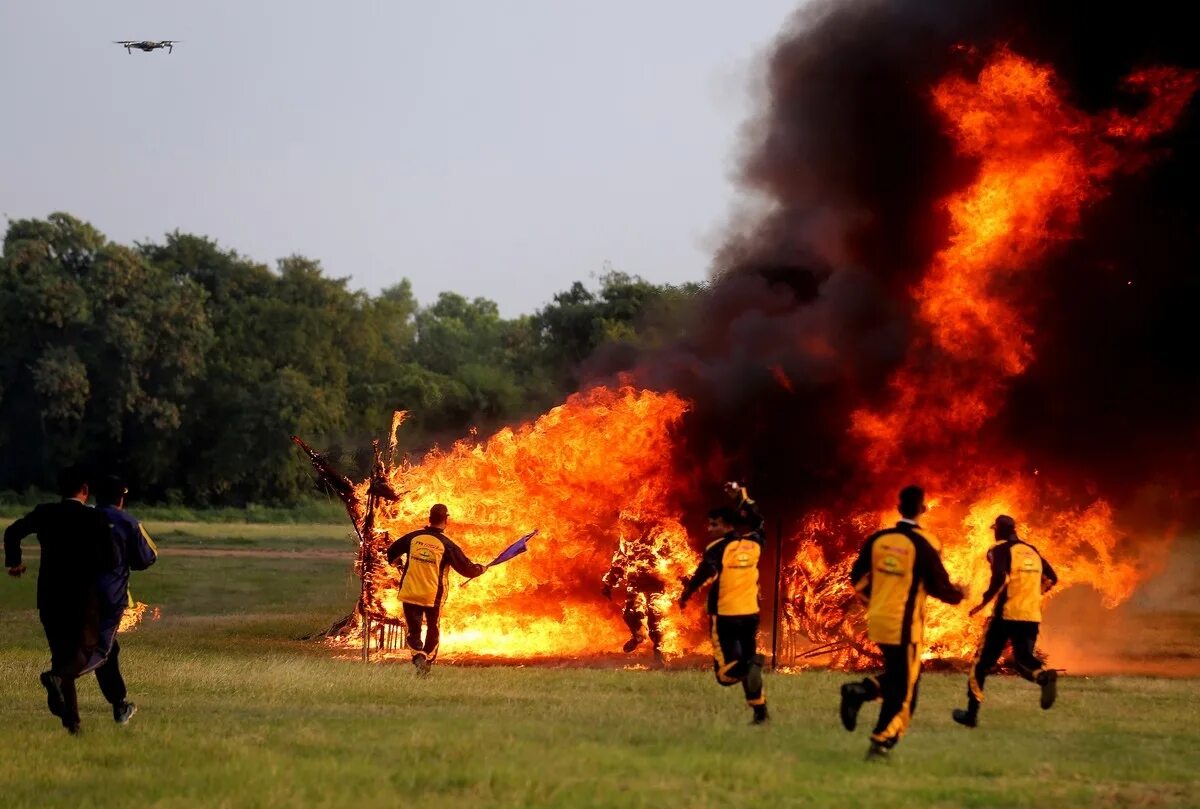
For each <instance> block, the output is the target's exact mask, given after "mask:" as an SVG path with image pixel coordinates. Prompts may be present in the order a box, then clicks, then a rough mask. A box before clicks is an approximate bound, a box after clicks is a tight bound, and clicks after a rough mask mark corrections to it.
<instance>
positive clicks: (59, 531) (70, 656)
mask: <svg viewBox="0 0 1200 809" xmlns="http://www.w3.org/2000/svg"><path fill="white" fill-rule="evenodd" d="M58 490H59V494H60V495H62V500H61V501H59V502H57V503H43V504H42V505H40V506H38V507H37V508H35V509H34V510H33V511H31V512H29V513H28V514H26V515H25V516H24V517H21V518H20V519H18V520H17V521H16V522H14V523H13V524H12V525H10V526H9V527H8V529H7V530H5V532H4V564H5V566H6V567H7V568H8V575H10V576H13V577H20V576H21V575H22V574H23V573H25V565H24V564H22V562H21V540H22V539H24V538H25V537H27V536H29V535H30V534H37V538H38V544H39V545H41V548H42V554H41V567H40V569H39V570H38V580H37V608H38V615H39V617H40V618H41V621H42V628H43V629H44V630H45V632H46V641H47V642H48V643H49V645H50V670H49V671H45V672H42V675H41V682H42V687H44V688H45V689H46V705H47V707H48V708H49V709H50V713H52V714H54V715H55V716H56V717H58V718H59V720H61V722H62V725H63V727H64V728H66V729H67V732H68V733H71V734H72V735H74V734H77V733H79V704H78V698H77V696H76V691H75V680H76V679H78V677H79V676H80V674H82V673H83V670H84V668H85V667H86V666H87V664H88V662H89V659H90V658H91V655H92V653H93V651H94V650H95V648H96V646H97V644H98V641H99V637H98V636H99V626H98V624H99V605H98V602H99V598H100V596H99V579H100V577H101V576H102V575H103V574H105V573H107V572H108V571H110V570H112V569H113V567H114V566H115V565H116V561H117V552H116V547H115V543H114V542H113V537H112V534H111V533H110V532H109V528H108V520H106V519H105V518H104V515H103V514H102V513H101V512H100V511H98V510H97V509H94V508H90V507H88V505H87V500H88V494H89V489H88V476H87V473H86V472H85V471H83V470H82V469H81V468H79V467H70V468H67V469H64V470H63V471H62V472H61V473H60V474H59V477H58Z"/></svg>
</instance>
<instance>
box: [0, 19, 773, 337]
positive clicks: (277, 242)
mask: <svg viewBox="0 0 1200 809" xmlns="http://www.w3.org/2000/svg"><path fill="white" fill-rule="evenodd" d="M795 6H796V0H754V2H750V3H736V2H731V1H730V0H703V1H697V0H691V1H690V2H689V0H658V1H657V2H653V1H652V2H645V0H643V2H634V0H616V1H610V2H603V3H601V2H567V0H558V2H553V1H552V0H505V1H504V2H501V1H500V0H474V2H447V1H446V0H435V2H424V3H417V2H400V1H399V0H396V1H395V2H365V1H362V2H360V1H359V0H346V2H334V0H190V2H175V1H173V0H172V1H168V0H104V2H89V1H85V0H71V1H70V2H68V1H67V0H5V2H3V3H0V76H3V77H4V85H5V90H6V93H5V95H6V98H5V103H4V108H5V114H4V126H3V133H2V134H0V212H2V213H4V214H7V215H8V216H9V217H12V218H18V217H40V216H45V215H46V214H48V213H50V212H51V211H55V210H65V211H68V212H70V213H72V214H75V215H76V216H79V217H81V218H83V219H86V220H88V221H90V222H92V223H93V224H95V225H96V226H97V227H99V228H100V229H101V230H102V231H104V232H105V233H106V234H107V235H108V236H109V237H110V238H113V239H115V240H118V241H123V242H130V241H133V240H144V239H147V238H150V239H158V238H160V237H161V235H162V234H163V233H165V232H167V231H170V230H174V229H176V228H178V229H180V230H182V231H185V232H193V233H200V234H205V235H209V236H212V237H214V238H216V239H217V240H218V241H220V242H221V244H223V245H224V246H227V247H232V248H234V249H236V250H238V251H239V252H240V253H243V254H245V255H248V256H250V257H252V258H254V259H257V260H260V261H265V262H269V263H272V265H273V263H274V261H275V259H277V258H280V257H282V256H284V255H287V254H290V253H293V252H296V253H303V254H305V255H309V256H311V257H314V258H318V259H320V260H321V261H322V263H323V264H324V266H325V268H326V271H327V272H329V273H330V274H331V275H335V276H351V278H352V282H351V285H352V286H353V287H356V288H366V289H368V290H371V291H377V290H378V289H379V288H381V287H383V286H386V285H388V284H392V283H395V282H396V281H398V280H399V279H400V278H402V277H405V276H407V277H408V278H411V279H412V281H413V285H414V287H415V289H416V292H417V295H418V297H419V298H420V299H421V300H423V301H429V300H431V299H432V298H433V297H434V296H435V295H436V294H437V293H438V292H439V291H441V290H444V289H450V290H455V291H458V292H462V293H464V294H468V295H483V296H486V297H489V298H492V299H494V300H496V301H498V302H499V303H500V306H501V310H502V311H503V312H504V313H505V314H507V315H512V314H517V313H520V312H531V311H533V310H534V309H535V308H537V307H538V306H540V305H542V304H543V303H545V302H546V301H548V300H549V299H550V297H551V296H552V295H553V294H554V292H556V291H558V290H560V289H564V288H565V287H566V286H567V285H568V284H569V283H570V282H571V281H574V280H585V279H588V278H589V277H590V276H593V275H595V274H597V273H598V272H599V271H601V269H602V267H603V264H604V262H606V261H607V262H611V264H612V266H613V267H615V268H616V269H620V270H624V271H626V272H631V273H636V274H638V275H642V276H644V277H646V278H648V279H651V280H654V281H660V282H661V281H670V282H679V281H685V280H699V279H701V278H703V277H704V274H705V272H706V270H707V267H708V259H709V256H710V254H711V251H712V247H713V245H714V243H715V241H716V239H717V237H718V235H719V233H720V229H721V226H722V224H723V222H724V220H725V216H726V214H727V212H728V210H729V207H730V204H731V202H732V200H733V199H734V195H735V191H734V188H733V187H732V185H731V184H730V181H729V176H730V174H731V170H732V167H733V160H734V157H735V147H736V143H737V131H738V127H739V126H740V124H741V123H742V121H743V120H744V119H745V118H746V116H747V115H748V114H749V112H750V110H751V92H750V87H751V78H752V76H753V70H754V67H755V66H756V64H757V61H756V60H757V58H758V57H759V56H760V55H761V53H762V52H763V49H764V48H765V47H766V46H767V45H768V44H769V43H770V41H771V40H772V39H773V38H774V36H775V35H776V34H777V33H778V32H779V30H780V29H781V28H782V26H783V23H784V21H785V20H786V19H787V17H788V15H789V14H790V12H791V11H792V10H793V8H794V7H795ZM166 38H174V39H179V40H182V42H181V44H180V45H179V46H178V47H176V49H175V52H174V53H173V54H170V55H168V54H167V53H166V52H165V51H155V52H153V53H141V52H139V51H134V53H133V54H132V55H128V54H126V53H125V51H124V50H123V49H121V48H120V47H119V46H117V45H113V44H111V40H114V39H166Z"/></svg>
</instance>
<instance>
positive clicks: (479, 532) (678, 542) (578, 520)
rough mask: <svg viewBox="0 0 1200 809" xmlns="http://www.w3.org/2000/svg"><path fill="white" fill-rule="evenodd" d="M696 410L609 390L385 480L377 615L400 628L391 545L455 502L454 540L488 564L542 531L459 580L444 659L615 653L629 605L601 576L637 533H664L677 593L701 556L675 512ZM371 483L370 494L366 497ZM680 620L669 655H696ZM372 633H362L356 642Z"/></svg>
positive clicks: (660, 556) (666, 399) (661, 549)
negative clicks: (680, 450) (394, 495)
mask: <svg viewBox="0 0 1200 809" xmlns="http://www.w3.org/2000/svg"><path fill="white" fill-rule="evenodd" d="M685 410H686V405H685V403H684V402H683V400H682V399H680V398H679V397H677V396H674V395H672V394H658V393H651V392H648V391H635V390H633V389H631V388H622V389H620V390H615V391H614V390H609V389H606V388H597V389H595V390H592V391H590V392H588V393H586V394H580V395H575V396H572V397H570V398H569V399H568V400H567V401H566V402H565V403H564V404H563V405H561V406H559V407H556V408H554V409H553V410H551V411H550V412H549V413H547V414H546V415H544V416H542V417H540V418H539V419H537V420H536V421H534V422H533V423H532V424H527V425H525V426H523V427H520V428H518V429H516V430H513V429H505V430H501V431H500V432H499V433H497V434H496V435H494V436H492V437H491V438H490V439H488V440H487V442H485V443H482V444H479V443H474V442H472V441H461V442H459V443H457V444H455V445H454V446H453V448H451V449H450V451H449V452H445V453H442V452H438V451H433V452H430V453H429V454H428V455H426V456H425V458H424V459H423V460H422V461H421V463H420V464H419V465H409V464H406V463H402V464H399V465H397V466H394V467H392V468H390V469H388V470H387V474H388V479H389V483H390V484H391V486H392V488H393V489H395V490H396V492H398V493H399V494H400V499H399V500H398V501H396V502H392V503H387V502H385V503H382V504H381V505H380V507H379V513H378V517H377V521H376V534H375V535H374V536H371V537H369V538H368V543H369V547H368V549H367V551H368V553H369V554H372V555H374V559H373V561H372V564H371V565H370V568H371V570H372V571H373V574H372V575H373V580H372V581H371V583H370V585H371V586H370V587H369V588H368V590H369V598H370V603H369V604H368V605H367V607H368V611H369V613H370V614H371V615H372V616H373V617H375V618H376V619H384V618H388V619H393V620H395V619H399V618H400V616H401V615H402V610H401V606H400V602H399V601H398V599H397V596H396V594H397V590H398V587H399V576H398V570H397V569H396V568H394V567H391V566H389V565H387V564H386V559H381V558H380V556H381V555H382V554H383V552H384V551H385V550H386V548H387V546H388V544H389V542H390V541H392V540H394V539H395V538H396V537H398V536H400V535H401V534H404V533H406V532H408V531H411V530H414V529H415V528H419V527H421V526H422V525H425V524H426V518H427V516H428V513H429V507H430V506H431V505H432V504H433V503H435V502H441V503H445V504H446V505H447V507H448V508H449V510H450V514H451V523H450V526H449V528H448V529H447V533H448V534H449V535H450V536H451V537H453V538H454V539H455V540H456V541H457V542H458V543H459V544H460V545H461V546H462V548H463V550H465V551H466V552H467V554H468V556H470V557H471V558H472V559H473V560H475V561H479V562H487V561H489V560H490V559H491V558H492V557H493V556H494V555H495V554H497V553H498V552H499V551H501V550H502V549H504V548H505V547H507V546H508V545H509V544H510V543H511V542H513V541H514V540H516V539H517V538H518V537H519V536H521V535H522V534H525V533H527V532H528V531H530V530H532V529H534V528H537V529H538V530H539V533H538V535H537V536H536V537H535V538H534V539H533V540H531V541H530V546H529V548H530V549H529V552H528V553H526V554H523V555H521V556H518V557H516V558H515V559H513V560H512V561H509V562H507V563H505V564H502V565H499V566H497V567H495V568H491V569H489V570H488V571H487V572H486V573H484V574H483V576H481V577H480V578H478V579H476V580H473V581H471V582H469V583H467V584H465V585H464V584H462V580H461V579H458V578H457V577H455V576H454V575H452V576H451V580H450V585H449V588H448V596H447V599H446V603H445V608H444V611H443V619H442V642H441V648H442V650H443V652H442V654H443V655H454V654H455V653H458V654H462V653H468V654H471V655H479V656H502V657H508V658H538V657H546V656H554V657H573V656H580V655H594V654H602V653H608V652H613V651H616V650H619V649H620V648H621V645H622V643H623V642H624V641H625V640H626V639H627V638H628V631H627V630H626V628H625V626H624V624H623V622H622V620H621V613H620V606H619V605H617V604H615V603H609V602H607V601H605V600H604V599H603V598H602V597H601V596H600V594H599V592H600V588H601V581H600V579H601V576H602V575H603V574H604V573H605V572H606V571H607V570H608V569H609V563H610V559H611V557H612V555H613V551H614V549H615V548H616V547H617V545H618V543H620V542H621V541H622V539H623V532H627V531H628V523H629V522H630V521H637V522H643V523H652V524H653V525H654V526H655V530H654V532H653V538H654V542H655V543H656V545H655V547H656V556H657V562H656V563H655V567H656V572H658V573H659V574H660V576H661V578H662V579H663V580H664V582H665V583H666V585H667V587H668V592H669V593H670V594H672V595H674V596H677V595H678V593H679V590H680V584H679V578H680V577H681V576H683V575H685V574H686V573H688V572H690V569H691V567H693V566H694V565H695V563H696V561H697V557H696V556H695V554H694V553H693V552H692V551H691V549H690V548H689V546H688V542H687V536H686V533H685V531H684V529H683V526H682V525H681V524H680V517H681V513H680V511H679V508H678V507H677V506H675V505H673V501H674V497H675V489H676V486H677V481H676V480H675V479H674V472H673V464H672V451H673V445H672V441H671V429H672V428H673V427H674V426H675V425H676V424H677V423H678V422H679V419H680V418H681V417H682V416H683V414H684V412H685ZM366 489H367V484H365V483H364V484H362V485H361V486H360V487H359V495H360V498H363V499H365V496H366ZM677 617H678V614H677V613H676V615H675V616H674V617H672V616H670V615H668V617H667V620H666V622H665V627H664V630H665V633H664V634H665V638H664V644H663V648H664V651H667V652H679V651H682V649H683V648H684V641H683V631H682V630H681V629H680V627H679V626H678V625H677V620H676V619H677ZM359 638H360V636H357V635H351V636H349V638H348V639H342V641H341V642H345V641H347V640H348V641H349V642H350V643H355V642H358V641H359Z"/></svg>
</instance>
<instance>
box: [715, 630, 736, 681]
mask: <svg viewBox="0 0 1200 809" xmlns="http://www.w3.org/2000/svg"><path fill="white" fill-rule="evenodd" d="M711 620H712V649H713V651H712V654H713V662H714V663H716V664H717V681H718V682H722V683H736V682H737V681H738V678H737V677H730V676H729V670H730V669H731V668H733V667H734V666H736V665H737V661H736V660H735V661H733V662H732V663H726V662H725V655H723V654H722V653H721V638H720V636H719V635H717V616H715V615H714V616H712V619H711Z"/></svg>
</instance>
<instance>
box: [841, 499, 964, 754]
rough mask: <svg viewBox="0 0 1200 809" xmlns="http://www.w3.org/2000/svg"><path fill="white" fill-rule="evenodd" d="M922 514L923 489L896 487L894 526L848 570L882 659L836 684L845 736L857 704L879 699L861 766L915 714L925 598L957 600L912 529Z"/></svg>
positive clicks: (884, 749) (937, 558) (936, 548)
mask: <svg viewBox="0 0 1200 809" xmlns="http://www.w3.org/2000/svg"><path fill="white" fill-rule="evenodd" d="M925 510H926V509H925V492H924V490H923V489H921V488H920V487H919V486H908V487H906V488H904V489H903V490H902V491H901V492H900V517H901V520H900V522H898V523H897V524H896V527H895V528H885V529H884V530H882V531H878V532H876V533H874V534H872V535H871V536H870V537H868V538H867V541H866V542H865V543H864V544H863V547H862V550H861V551H860V552H859V554H858V558H857V559H855V561H854V566H853V567H852V568H851V569H850V581H851V583H852V584H853V585H854V589H855V590H856V591H857V592H858V593H859V595H860V596H861V597H863V598H864V599H865V600H866V602H867V637H869V638H870V639H871V640H873V641H875V643H876V644H878V646H879V650H880V652H882V653H883V675H882V676H880V677H868V678H866V679H864V680H862V681H861V682H853V683H847V684H845V685H843V686H842V702H841V708H840V713H841V718H842V724H843V725H844V726H845V728H846V730H854V728H855V727H856V726H857V724H858V711H859V709H860V708H861V707H862V704H863V703H864V702H872V701H874V700H882V703H881V705H880V708H879V721H878V722H876V724H875V730H874V731H873V732H872V734H871V746H870V748H869V749H868V750H867V759H868V760H870V759H879V758H885V757H886V756H887V754H888V752H889V751H890V750H891V749H892V748H893V747H894V746H895V745H896V742H898V741H900V737H902V736H903V735H904V733H905V731H906V730H908V724H909V722H910V721H911V719H912V715H913V712H914V711H916V709H917V685H918V683H919V681H920V678H921V641H922V640H923V637H924V632H925V599H926V596H933V597H934V598H936V599H937V600H939V601H944V602H946V603H947V604H957V603H959V602H960V601H962V599H963V592H962V590H960V589H959V588H958V587H956V586H955V585H954V584H952V583H951V582H950V576H949V574H947V573H946V568H945V567H944V566H943V565H942V557H941V550H942V546H941V543H939V542H938V541H937V540H936V539H934V537H933V535H931V534H928V533H926V532H925V531H924V530H923V529H922V528H921V526H920V525H918V524H917V518H918V517H919V516H920V515H921V514H924V513H925Z"/></svg>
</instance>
